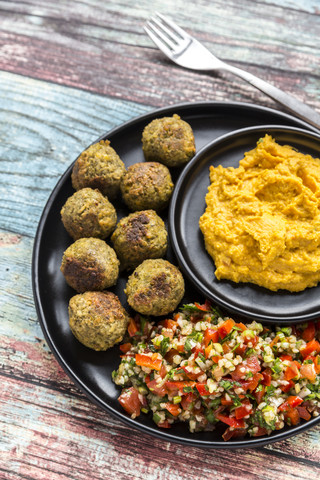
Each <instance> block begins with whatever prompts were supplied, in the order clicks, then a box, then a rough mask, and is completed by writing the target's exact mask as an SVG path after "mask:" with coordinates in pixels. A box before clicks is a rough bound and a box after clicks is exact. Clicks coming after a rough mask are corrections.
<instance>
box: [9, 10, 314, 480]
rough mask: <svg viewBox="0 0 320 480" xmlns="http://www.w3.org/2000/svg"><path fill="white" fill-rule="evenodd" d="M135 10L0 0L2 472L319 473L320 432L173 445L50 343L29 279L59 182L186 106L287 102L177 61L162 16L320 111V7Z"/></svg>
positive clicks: (32, 475) (12, 476)
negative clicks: (91, 388) (219, 445)
mask: <svg viewBox="0 0 320 480" xmlns="http://www.w3.org/2000/svg"><path fill="white" fill-rule="evenodd" d="M137 3H138V4H139V5H138V6H136V7H134V6H133V5H134V3H132V2H131V1H130V0H123V1H122V2H119V1H116V0H109V1H108V2H100V1H98V0H84V1H82V2H79V1H76V0H69V1H68V0H60V1H53V0H25V1H23V2H18V1H15V0H11V1H10V2H5V1H1V2H0V6H1V15H0V25H1V29H0V69H1V71H0V85H1V89H0V97H1V100H0V105H1V107H0V108H1V123H0V158H1V169H0V179H1V183H0V196H1V201H0V230H1V231H0V248H1V250H0V251H1V275H0V282H1V284H0V288H1V297H0V303H1V323H0V376H1V377H0V378H1V387H0V478H1V479H7V480H16V479H29V480H30V479H34V480H40V479H41V480H42V479H46V480H66V479H81V480H87V479H92V480H96V479H105V478H109V479H110V478H112V479H118V480H127V479H135V480H137V479H147V480H164V479H168V480H178V479H179V480H184V479H185V480H189V479H232V480H237V479H240V478H246V479H255V480H256V479H264V480H266V479H276V480H279V479H288V480H289V479H292V480H293V479H295V480H297V479H305V478H308V479H318V478H319V475H320V464H319V454H320V427H316V428H313V429H311V430H309V431H307V432H305V433H303V434H301V435H299V436H296V437H294V438H291V439H288V440H285V441H282V442H279V443H275V444H272V445H269V446H266V447H264V448H258V449H248V450H242V451H226V450H202V449H200V448H192V447H184V446H181V445H178V444H173V443H167V442H164V441H161V440H158V439H155V438H153V437H151V436H149V435H146V434H142V433H141V432H139V431H137V430H130V429H129V428H128V427H127V426H125V425H123V424H122V423H120V422H119V421H118V420H116V419H114V418H112V417H111V416H110V415H108V414H107V413H106V412H105V411H102V410H100V409H99V408H98V407H96V406H95V405H93V404H92V403H91V402H90V401H89V400H88V399H87V398H86V397H85V396H84V395H83V394H82V393H81V392H80V391H79V390H78V389H77V388H76V387H75V386H74V384H73V383H72V382H71V381H70V380H69V378H68V377H67V376H66V374H65V373H64V371H63V370H62V369H61V367H60V366H59V365H58V363H57V361H56V360H55V358H54V357H53V355H52V354H51V352H50V350H49V348H48V346H47V345H46V342H45V341H44V337H43V334H42V331H41V328H40V325H39V322H38V319H37V315H36V311H35V307H34V303H33V296H32V288H31V275H30V267H31V254H32V247H33V240H34V236H35V232H36V228H37V225H38V222H39V218H40V215H41V212H42V210H43V208H44V205H45V203H46V200H47V199H48V196H49V194H50V192H51V190H52V189H53V187H54V186H55V184H56V182H57V180H58V179H59V177H60V176H61V174H62V173H63V172H64V171H65V170H66V168H67V167H68V166H69V165H70V163H71V162H72V161H73V160H74V159H75V158H76V156H77V155H78V154H79V153H80V152H81V151H82V150H83V149H84V148H85V147H86V146H87V145H88V144H89V143H90V142H92V141H93V140H95V139H96V138H97V137H98V136H99V135H100V134H102V133H103V132H105V131H108V130H110V129H111V128H113V127H115V126H117V125H120V124H122V123H123V122H124V121H126V120H128V119H130V118H133V117H135V116H137V115H140V114H142V113H144V112H148V111H150V110H151V109H153V108H155V107H160V106H167V105H170V104H174V103H179V102H184V101H199V100H219V101H241V102H249V103H255V104H259V105H265V106H270V107H273V108H278V109H279V106H278V105H276V104H274V103H273V102H272V101H271V100H269V99H268V98H267V97H266V96H264V95H263V94H262V93H260V92H259V91H257V90H255V89H253V88H252V87H250V86H249V85H247V84H245V83H243V82H242V81H241V80H238V79H236V78H234V77H230V76H227V75H220V74H217V75H209V74H208V75H207V74H201V73H197V72H191V71H187V70H183V69H180V68H178V67H177V66H174V65H172V64H171V63H169V62H168V61H167V60H166V59H164V57H163V56H162V54H161V53H160V52H159V51H157V50H156V49H155V48H154V46H153V44H152V43H151V41H150V40H149V39H148V37H147V36H146V35H145V34H144V32H143V30H142V25H143V23H144V22H145V20H146V19H147V18H148V17H149V16H150V15H151V14H152V13H153V12H154V11H155V10H158V11H160V12H162V13H167V14H170V16H171V17H172V18H174V19H175V20H176V21H177V22H178V23H179V24H180V25H181V26H182V27H184V28H186V29H187V30H189V31H190V32H191V33H192V34H194V35H195V36H197V38H198V39H199V40H200V41H202V42H203V43H204V44H205V45H206V46H208V47H209V48H211V49H212V50H213V51H215V52H217V53H218V55H219V56H220V58H222V59H223V60H225V61H227V62H230V63H231V64H233V65H236V66H238V67H240V68H243V69H247V70H249V71H250V72H252V73H253V74H256V75H257V76H260V77H262V78H264V79H265V80H267V81H269V82H271V83H273V84H274V85H276V86H278V87H280V88H282V89H283V90H285V91H287V92H289V93H291V94H292V95H294V96H296V97H297V98H299V99H300V100H302V101H304V102H305V103H307V104H308V105H310V106H311V107H313V108H314V109H316V110H317V111H318V112H320V63H319V58H320V41H319V32H320V6H319V0H282V1H281V2H272V1H271V0H260V1H259V2H258V1H254V0H242V1H241V2H238V0H215V1H214V2H212V1H210V0H195V1H194V2H185V1H182V0H175V1H174V2H173V1H172V0H162V1H161V2H160V1H151V2H150V1H149V0H142V1H141V2H137Z"/></svg>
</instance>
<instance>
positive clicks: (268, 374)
mask: <svg viewBox="0 0 320 480" xmlns="http://www.w3.org/2000/svg"><path fill="white" fill-rule="evenodd" d="M261 373H262V376H263V379H262V380H261V383H262V385H266V386H269V385H271V380H272V371H271V368H270V367H267V368H266V369H265V370H263V372H261Z"/></svg>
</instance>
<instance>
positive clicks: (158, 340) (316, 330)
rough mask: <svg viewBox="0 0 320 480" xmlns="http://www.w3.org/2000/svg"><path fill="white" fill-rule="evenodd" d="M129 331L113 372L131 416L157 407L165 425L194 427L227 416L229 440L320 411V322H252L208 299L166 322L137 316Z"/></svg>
mask: <svg viewBox="0 0 320 480" xmlns="http://www.w3.org/2000/svg"><path fill="white" fill-rule="evenodd" d="M128 338H129V340H128V341H127V342H126V343H123V344H122V345H120V350H121V352H122V355H121V363H120V366H119V369H118V370H117V371H114V372H113V375H112V377H113V380H114V382H115V383H116V384H117V385H119V386H121V387H123V390H122V393H121V395H120V396H119V402H120V404H121V405H122V407H123V408H124V409H125V411H126V412H127V413H128V414H129V415H130V416H131V418H136V417H137V416H139V415H140V413H141V412H142V413H145V414H147V413H149V412H151V414H152V416H153V420H154V422H155V423H156V424H157V425H158V427H161V428H170V427H171V425H172V424H173V423H175V422H179V421H180V422H188V424H189V429H190V431H191V432H198V431H202V430H205V431H208V430H213V429H214V428H215V425H216V424H217V422H223V423H224V424H225V425H226V427H227V428H226V430H225V432H224V434H223V439H224V440H229V439H231V438H233V437H241V436H244V435H246V434H249V435H250V436H253V437H258V436H261V435H268V434H270V433H271V432H272V431H273V430H280V429H282V428H283V427H284V426H285V425H297V424H298V423H299V422H300V421H301V419H303V420H309V419H310V418H311V417H317V416H318V415H319V413H320V355H319V353H320V343H319V340H317V338H318V339H320V321H318V322H308V323H305V324H300V325H294V326H291V327H287V326H286V327H282V328H281V327H276V328H272V329H271V328H267V327H265V326H262V325H261V324H260V323H257V322H255V321H254V322H252V323H250V324H247V325H244V324H243V323H241V322H238V323H237V322H235V321H234V320H233V319H232V318H230V317H223V316H222V314H221V312H219V310H218V309H217V308H214V307H213V306H211V304H210V303H209V302H208V301H206V302H205V303H204V304H203V305H199V304H198V303H194V304H188V305H184V306H183V307H182V308H181V311H179V312H178V313H176V314H174V315H173V318H168V319H166V320H163V321H160V322H158V323H155V322H150V321H149V319H148V318H146V317H143V316H141V315H137V316H136V317H135V318H134V319H131V320H130V324H129V327H128Z"/></svg>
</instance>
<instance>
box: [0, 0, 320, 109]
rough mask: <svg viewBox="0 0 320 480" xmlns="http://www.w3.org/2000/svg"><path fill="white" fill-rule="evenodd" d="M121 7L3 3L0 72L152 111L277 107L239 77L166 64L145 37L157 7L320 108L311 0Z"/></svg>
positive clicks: (319, 53)
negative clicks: (202, 103)
mask: <svg viewBox="0 0 320 480" xmlns="http://www.w3.org/2000/svg"><path fill="white" fill-rule="evenodd" d="M127 3H128V4H127V5H126V2H123V3H122V4H121V6H120V5H118V4H117V3H116V2H98V1H96V0H90V1H87V2H85V3H83V2H77V1H70V2H68V1H60V2H57V3H56V4H54V2H52V1H50V2H46V1H44V0H37V1H36V0H26V1H24V2H23V3H21V2H15V1H11V2H1V3H0V5H1V7H2V12H1V13H2V15H1V17H0V27H1V26H2V28H1V30H0V68H2V69H3V70H7V71H11V72H15V73H20V74H22V75H27V76H31V77H33V78H41V79H44V80H48V81H53V82H56V83H60V84H64V85H69V86H75V87H77V88H83V89H85V90H90V91H94V92H98V93H102V94H106V95H108V96H112V97H116V98H122V99H129V100H134V101H136V102H139V103H144V104H148V105H153V106H160V105H166V104H171V103H175V102H179V101H185V100H189V99H192V100H203V99H211V100H221V99H229V100H244V101H251V102H263V103H264V104H266V105H274V104H273V101H272V100H269V99H268V98H267V97H265V96H264V95H263V94H261V93H260V92H258V91H256V90H255V89H254V88H253V87H251V86H249V85H247V84H245V83H243V82H242V81H241V80H239V79H235V78H234V77H230V76H224V75H223V76H221V75H220V74H210V75H207V74H198V73H195V72H190V71H187V70H184V69H181V68H179V67H177V66H173V65H172V64H171V63H170V62H168V61H167V60H166V59H164V57H163V55H162V54H161V53H159V52H158V51H157V50H156V49H155V47H154V45H153V44H152V42H151V40H149V39H148V37H147V36H146V35H145V34H144V33H143V30H142V26H143V24H144V23H145V21H146V19H147V18H148V17H150V15H151V14H152V13H153V12H154V11H155V10H159V11H161V12H163V13H169V14H170V15H171V17H172V18H174V19H175V20H176V21H177V22H178V23H179V24H181V26H182V27H184V28H186V29H188V30H189V31H190V32H191V33H192V34H194V35H196V36H197V38H199V40H201V41H203V42H204V43H205V45H206V46H207V47H208V48H210V49H212V51H213V52H216V54H217V55H218V56H219V57H220V58H221V59H223V60H225V61H227V62H231V63H232V64H234V65H236V66H239V67H241V68H244V69H247V70H249V71H251V73H253V74H255V75H257V76H260V77H262V78H264V79H265V80H267V81H270V82H271V83H273V84H275V85H276V86H278V87H280V88H283V89H284V90H285V91H287V92H289V93H292V94H293V95H295V96H296V97H297V98H299V99H300V100H303V101H305V102H306V103H308V104H309V105H310V106H313V107H315V108H318V109H320V95H319V83H320V64H319V57H320V45H319V42H317V41H315V39H318V32H319V30H320V15H319V8H318V7H319V4H318V2H316V1H315V0H313V1H312V0H311V1H305V2H302V1H301V0H300V1H298V0H295V1H286V2H281V3H280V5H278V4H277V3H276V2H272V1H260V2H257V1H255V0H243V1H242V2H241V8H239V7H238V4H237V3H236V2H235V1H233V0H229V1H224V0H216V1H215V2H211V1H209V0H202V1H197V2H192V3H191V2H190V3H188V8H187V9H186V8H185V6H184V2H182V1H181V0H180V1H177V2H172V1H171V0H164V1H161V2H160V1H152V2H149V1H148V0H144V1H142V2H139V7H136V8H132V7H130V2H127ZM119 8H121V14H119ZM1 24H2V25H1Z"/></svg>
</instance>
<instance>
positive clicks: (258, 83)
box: [221, 62, 320, 130]
mask: <svg viewBox="0 0 320 480" xmlns="http://www.w3.org/2000/svg"><path fill="white" fill-rule="evenodd" d="M222 63H223V66H221V68H222V69H223V70H226V71H228V72H230V73H233V74H234V75H237V76H238V77H241V78H242V79H243V80H246V81H247V82H249V83H250V84H251V85H253V86H254V87H256V88H258V90H260V91H261V92H263V93H265V94H266V95H268V96H269V97H271V98H273V99H274V100H276V101H277V102H279V103H281V105H283V106H284V107H286V108H287V109H288V110H290V111H291V112H292V113H294V114H296V115H297V117H300V118H302V120H304V121H306V122H307V123H310V125H313V126H314V127H316V128H318V129H319V130H320V115H319V114H318V113H317V112H316V111H315V110H313V109H312V108H310V107H308V105H306V104H305V103H302V102H300V100H297V99H296V98H294V97H293V96H292V95H289V94H288V93H285V92H283V91H282V90H280V89H279V88H277V87H274V86H273V85H271V84H270V83H268V82H265V81H264V80H262V79H261V78H258V77H256V76H255V75H252V74H251V73H249V72H245V71H244V70H241V69H240V68H237V67H234V66H233V65H228V64H226V63H224V62H222Z"/></svg>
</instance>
